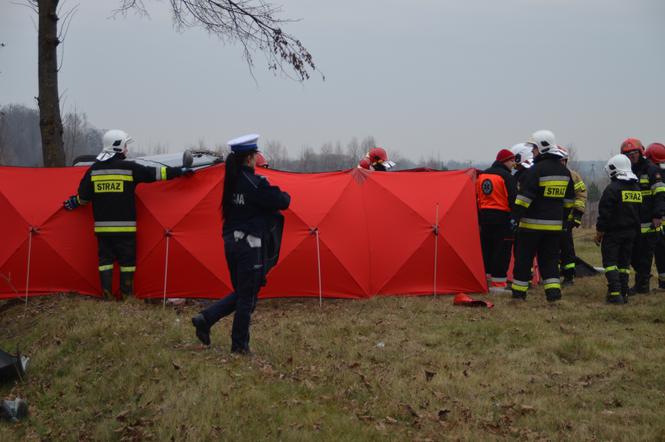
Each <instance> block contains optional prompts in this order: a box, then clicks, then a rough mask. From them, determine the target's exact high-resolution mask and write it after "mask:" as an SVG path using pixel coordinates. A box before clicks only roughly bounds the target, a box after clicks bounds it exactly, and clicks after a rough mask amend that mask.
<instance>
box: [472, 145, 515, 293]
mask: <svg viewBox="0 0 665 442" xmlns="http://www.w3.org/2000/svg"><path fill="white" fill-rule="evenodd" d="M514 166H515V155H513V153H512V152H511V151H510V150H508V149H501V150H500V151H499V153H498V154H497V155H496V160H495V161H494V163H493V164H492V166H491V167H490V168H489V169H487V170H485V171H483V172H481V173H480V175H478V179H477V180H476V197H477V203H478V220H479V223H480V243H481V248H482V252H483V261H484V263H485V271H486V272H487V273H488V274H489V278H490V292H503V291H507V292H509V291H508V290H507V289H506V287H507V283H506V272H507V271H508V265H509V264H510V255H511V251H512V247H513V232H514V226H515V224H514V220H513V219H512V218H511V215H510V214H511V212H512V208H513V204H514V202H515V196H516V195H517V183H516V181H515V178H514V177H513V175H512V174H511V171H512V170H513V167H514Z"/></svg>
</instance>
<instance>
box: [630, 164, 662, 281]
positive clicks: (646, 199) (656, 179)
mask: <svg viewBox="0 0 665 442" xmlns="http://www.w3.org/2000/svg"><path fill="white" fill-rule="evenodd" d="M632 169H633V173H634V174H635V175H637V178H638V180H639V185H640V190H641V192H642V204H641V206H640V234H639V235H637V237H636V238H635V244H634V246H633V256H632V258H631V264H632V266H633V269H635V287H634V288H633V289H632V290H631V292H632V293H648V292H649V279H650V278H651V264H652V262H653V254H654V248H655V246H656V241H657V240H658V235H659V234H660V233H661V228H660V227H658V228H656V227H654V225H653V221H652V220H653V219H655V218H662V217H663V215H665V184H663V181H662V178H661V175H660V169H659V168H658V167H657V166H655V165H654V164H652V163H651V162H650V161H649V160H647V159H646V158H644V157H642V158H641V159H640V161H639V162H638V163H637V164H634V165H633V166H632Z"/></svg>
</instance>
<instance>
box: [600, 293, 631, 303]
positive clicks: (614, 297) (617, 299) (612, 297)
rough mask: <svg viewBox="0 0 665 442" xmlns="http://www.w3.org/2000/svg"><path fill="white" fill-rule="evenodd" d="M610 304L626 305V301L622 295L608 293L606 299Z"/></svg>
mask: <svg viewBox="0 0 665 442" xmlns="http://www.w3.org/2000/svg"><path fill="white" fill-rule="evenodd" d="M605 300H606V302H607V303H608V304H625V303H626V300H625V299H624V297H623V296H622V295H621V294H620V293H614V294H612V293H608V294H607V298H605Z"/></svg>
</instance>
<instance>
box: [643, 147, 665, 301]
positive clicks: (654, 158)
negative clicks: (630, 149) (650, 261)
mask: <svg viewBox="0 0 665 442" xmlns="http://www.w3.org/2000/svg"><path fill="white" fill-rule="evenodd" d="M645 155H646V157H647V158H648V159H649V161H651V162H652V163H653V164H655V165H656V166H658V167H659V168H660V169H661V173H662V169H665V146H663V145H662V144H661V143H651V144H650V145H649V147H647V150H646V153H645ZM656 236H657V237H658V239H657V240H656V246H655V249H654V258H655V261H656V269H658V290H665V235H664V232H663V229H662V227H661V232H660V235H656Z"/></svg>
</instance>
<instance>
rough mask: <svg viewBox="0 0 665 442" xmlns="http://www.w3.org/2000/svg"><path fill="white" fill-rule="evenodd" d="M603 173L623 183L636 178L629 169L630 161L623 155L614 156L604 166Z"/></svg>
mask: <svg viewBox="0 0 665 442" xmlns="http://www.w3.org/2000/svg"><path fill="white" fill-rule="evenodd" d="M605 172H607V174H608V175H609V176H610V178H616V179H618V180H623V181H631V180H637V176H636V175H635V174H634V173H633V170H632V169H631V167H630V159H628V157H627V156H625V155H624V154H619V155H615V156H613V157H612V158H610V159H609V161H608V162H607V164H606V165H605Z"/></svg>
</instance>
